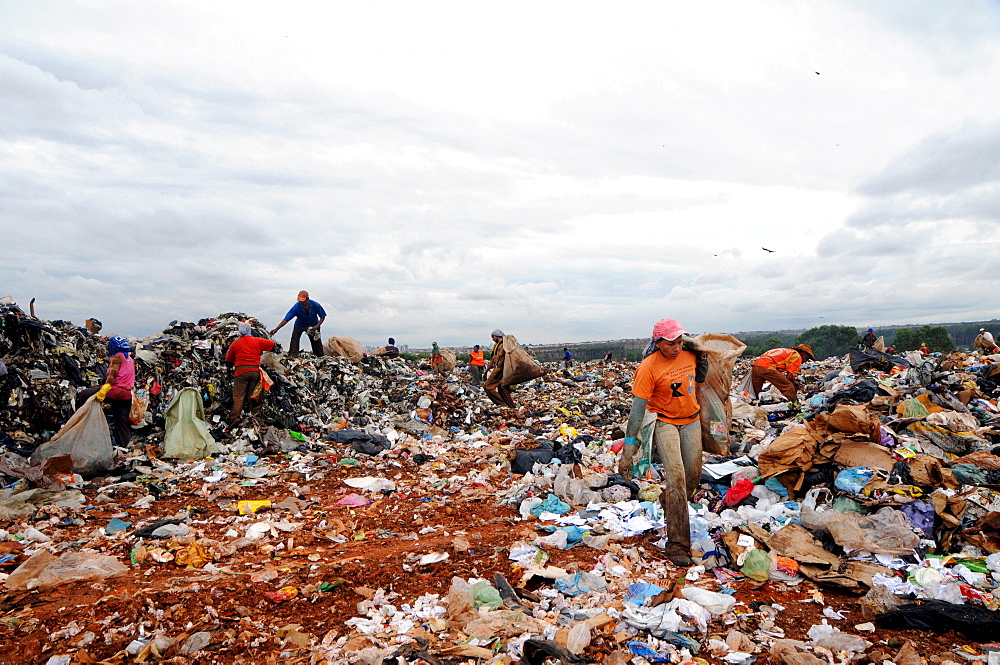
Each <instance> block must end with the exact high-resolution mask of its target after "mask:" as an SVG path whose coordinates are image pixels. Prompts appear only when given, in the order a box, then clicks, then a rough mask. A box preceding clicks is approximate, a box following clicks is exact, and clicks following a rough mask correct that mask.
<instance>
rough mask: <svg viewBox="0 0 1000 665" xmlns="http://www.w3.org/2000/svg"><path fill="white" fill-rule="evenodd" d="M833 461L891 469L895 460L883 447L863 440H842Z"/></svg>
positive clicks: (847, 464) (851, 465)
mask: <svg viewBox="0 0 1000 665" xmlns="http://www.w3.org/2000/svg"><path fill="white" fill-rule="evenodd" d="M833 461H834V462H836V463H837V464H842V465H844V466H848V467H853V466H868V467H872V468H874V469H882V470H884V471H892V466H893V464H894V463H895V461H894V460H893V458H892V453H891V452H890V451H889V450H888V449H887V448H885V447H883V446H880V445H878V444H875V443H868V442H864V441H851V440H847V441H844V442H843V443H842V444H841V445H840V448H839V449H838V450H837V453H836V454H835V455H834V456H833Z"/></svg>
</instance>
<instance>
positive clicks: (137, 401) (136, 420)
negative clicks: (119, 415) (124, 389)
mask: <svg viewBox="0 0 1000 665" xmlns="http://www.w3.org/2000/svg"><path fill="white" fill-rule="evenodd" d="M148 403H149V399H148V398H147V397H146V393H145V392H137V391H135V390H133V391H132V408H131V409H129V412H128V422H129V424H130V425H135V426H139V425H142V424H143V422H145V420H146V406H147V404H148Z"/></svg>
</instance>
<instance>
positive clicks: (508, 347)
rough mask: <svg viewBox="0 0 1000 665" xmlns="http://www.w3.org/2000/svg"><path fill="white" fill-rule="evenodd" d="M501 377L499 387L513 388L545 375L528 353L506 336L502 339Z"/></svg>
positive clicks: (510, 337)
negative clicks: (502, 359)
mask: <svg viewBox="0 0 1000 665" xmlns="http://www.w3.org/2000/svg"><path fill="white" fill-rule="evenodd" d="M503 352H504V361H503V377H502V378H501V379H500V383H501V385H504V386H514V385H517V384H519V383H526V382H528V381H531V380H532V379H537V378H538V377H540V376H542V375H544V374H545V370H544V369H542V366H541V365H539V364H538V363H537V362H535V359H534V358H532V357H531V356H530V355H528V352H527V351H525V350H524V349H522V348H521V345H520V344H518V343H517V339H516V338H515V337H514V336H513V335H506V336H505V337H504V338H503Z"/></svg>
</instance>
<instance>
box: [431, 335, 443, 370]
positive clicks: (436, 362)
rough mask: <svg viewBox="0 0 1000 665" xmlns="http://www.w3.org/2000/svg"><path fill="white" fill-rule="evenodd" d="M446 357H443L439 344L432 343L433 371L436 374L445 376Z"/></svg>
mask: <svg viewBox="0 0 1000 665" xmlns="http://www.w3.org/2000/svg"><path fill="white" fill-rule="evenodd" d="M443 367H444V357H443V356H442V355H441V347H440V346H438V343H437V342H431V371H432V372H434V373H435V374H443V370H442V368H443Z"/></svg>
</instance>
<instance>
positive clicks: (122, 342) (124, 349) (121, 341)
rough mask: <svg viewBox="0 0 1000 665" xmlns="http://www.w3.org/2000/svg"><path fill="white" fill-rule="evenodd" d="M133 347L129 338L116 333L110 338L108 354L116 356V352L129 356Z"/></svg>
mask: <svg viewBox="0 0 1000 665" xmlns="http://www.w3.org/2000/svg"><path fill="white" fill-rule="evenodd" d="M131 350H132V347H131V346H130V345H129V343H128V340H127V339H125V338H124V337H122V336H121V335H115V336H114V337H112V338H111V339H109V340H108V355H109V356H112V357H114V356H115V355H116V354H119V353H123V354H125V356H126V357H127V356H128V354H129V352H130V351H131Z"/></svg>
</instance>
